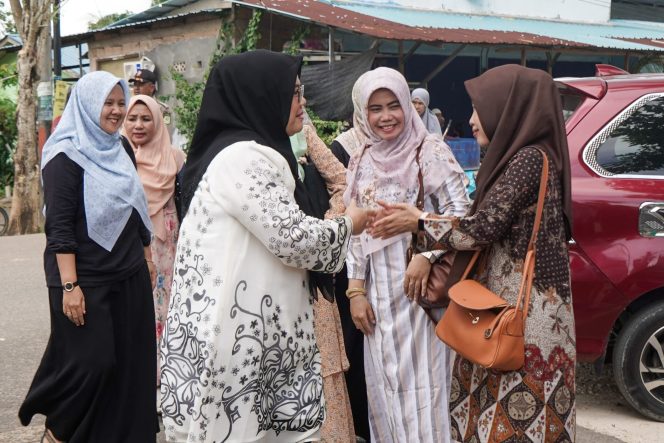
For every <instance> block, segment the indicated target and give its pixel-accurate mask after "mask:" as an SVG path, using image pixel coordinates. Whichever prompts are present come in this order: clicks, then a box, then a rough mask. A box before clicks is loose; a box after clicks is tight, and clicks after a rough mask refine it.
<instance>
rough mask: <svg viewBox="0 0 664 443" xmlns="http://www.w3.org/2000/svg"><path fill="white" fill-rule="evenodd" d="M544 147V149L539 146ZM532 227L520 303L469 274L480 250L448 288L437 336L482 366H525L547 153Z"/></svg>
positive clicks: (499, 368)
mask: <svg viewBox="0 0 664 443" xmlns="http://www.w3.org/2000/svg"><path fill="white" fill-rule="evenodd" d="M540 152H542V151H541V150H540ZM542 156H543V157H544V163H543V166H542V177H541V181H540V187H539V195H538V197H537V209H536V212H535V221H534V223H533V232H532V235H531V236H530V242H529V243H528V249H527V251H526V257H525V259H524V262H523V276H522V278H521V287H520V288H519V296H518V298H517V301H516V305H514V306H512V305H509V304H508V303H507V302H506V301H505V300H504V299H503V298H502V297H500V296H498V295H497V294H494V293H493V292H491V291H490V290H489V289H487V288H486V287H484V286H483V285H482V284H481V283H479V282H477V281H475V280H473V279H467V277H468V274H469V273H470V271H471V269H472V268H473V266H474V265H475V263H476V261H477V258H478V257H479V255H480V251H477V252H475V254H474V255H473V258H472V259H471V260H470V263H468V266H467V267H466V271H465V272H464V274H463V277H461V281H459V282H458V283H456V284H455V285H453V286H452V287H451V288H450V289H449V296H450V304H449V306H448V308H447V310H446V311H445V314H443V318H442V319H441V320H440V322H438V325H437V326H436V335H437V336H438V338H440V339H441V340H442V341H444V342H445V343H446V344H447V345H448V346H449V347H451V348H452V349H454V350H455V351H456V352H457V353H458V354H460V355H461V356H463V357H464V358H465V359H467V360H469V361H471V362H473V363H475V364H478V365H480V366H482V367H484V368H490V369H495V370H499V371H512V370H517V369H520V368H521V367H523V363H524V359H525V345H524V338H523V336H524V331H525V327H526V319H527V318H528V307H529V306H530V292H531V290H532V286H533V277H534V273H535V243H536V240H537V232H538V230H539V226H540V221H541V220H542V210H543V207H544V198H545V195H546V184H547V180H548V177H549V163H548V160H547V158H546V155H545V154H544V152H542Z"/></svg>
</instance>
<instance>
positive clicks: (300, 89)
mask: <svg viewBox="0 0 664 443" xmlns="http://www.w3.org/2000/svg"><path fill="white" fill-rule="evenodd" d="M295 96H297V101H298V102H300V103H302V100H304V85H303V84H299V85H297V86H296V87H295V92H293V97H295Z"/></svg>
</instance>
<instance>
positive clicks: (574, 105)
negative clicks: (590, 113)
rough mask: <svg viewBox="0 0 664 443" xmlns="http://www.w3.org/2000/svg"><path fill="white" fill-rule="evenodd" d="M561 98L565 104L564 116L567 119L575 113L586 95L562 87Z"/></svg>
mask: <svg viewBox="0 0 664 443" xmlns="http://www.w3.org/2000/svg"><path fill="white" fill-rule="evenodd" d="M560 98H561V101H562V106H563V118H564V119H565V121H567V120H569V118H570V117H571V116H572V115H574V112H576V110H577V109H578V108H579V106H581V103H582V102H583V99H584V96H583V95H581V94H578V93H574V92H572V91H570V90H564V89H561V90H560Z"/></svg>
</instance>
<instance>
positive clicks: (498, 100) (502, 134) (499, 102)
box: [465, 65, 572, 239]
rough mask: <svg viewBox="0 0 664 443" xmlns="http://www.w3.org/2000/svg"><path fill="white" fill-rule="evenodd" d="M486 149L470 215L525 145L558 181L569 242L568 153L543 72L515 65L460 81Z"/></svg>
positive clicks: (556, 101)
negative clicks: (541, 156)
mask: <svg viewBox="0 0 664 443" xmlns="http://www.w3.org/2000/svg"><path fill="white" fill-rule="evenodd" d="M465 84H466V90H467V91H468V95H470V99H471V100H472V102H473V106H474V107H475V109H476V110H477V115H478V116H479V119H480V122H481V123H482V128H483V129H484V132H485V133H486V135H487V137H488V138H489V140H490V142H489V146H488V149H487V152H486V155H485V157H484V159H483V160H482V165H481V166H480V170H479V171H478V174H477V192H476V195H475V201H474V203H473V207H472V208H471V212H470V213H471V214H472V213H474V212H475V211H476V210H477V208H478V207H479V206H480V205H481V204H482V200H483V199H484V198H485V197H486V194H487V192H488V191H489V189H491V187H492V186H493V184H494V183H495V182H496V180H497V179H498V178H499V177H500V176H501V175H502V174H503V172H504V170H505V168H506V166H507V164H508V163H509V162H510V160H511V159H512V157H514V156H515V155H516V153H517V152H518V151H519V150H520V149H521V148H524V147H526V146H537V147H539V148H540V149H542V150H544V151H545V152H546V153H547V155H548V158H549V162H551V169H555V171H556V172H557V176H558V177H559V179H560V181H561V189H562V198H563V201H562V205H563V212H564V214H565V221H566V225H567V226H566V232H567V237H568V239H569V238H570V237H571V232H572V231H571V226H572V198H571V178H570V164H569V151H568V149H567V135H566V133H565V122H564V120H563V113H562V109H561V102H560V94H559V92H558V89H557V88H556V85H555V83H554V82H553V79H552V78H551V76H550V75H549V74H547V73H546V72H544V71H542V70H539V69H530V68H526V67H523V66H519V65H504V66H499V67H497V68H493V69H490V70H488V71H487V72H485V73H484V74H482V75H480V76H479V77H476V78H474V79H471V80H467V81H466V82H465Z"/></svg>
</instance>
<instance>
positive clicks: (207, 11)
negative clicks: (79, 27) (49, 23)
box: [62, 0, 224, 43]
mask: <svg viewBox="0 0 664 443" xmlns="http://www.w3.org/2000/svg"><path fill="white" fill-rule="evenodd" d="M181 1H184V0H181ZM194 1H195V0H194ZM223 10H224V9H223V8H221V9H199V10H197V11H192V12H186V13H183V14H175V15H167V16H163V17H155V18H151V19H148V20H143V21H137V22H130V23H125V24H117V23H120V22H116V23H115V24H113V25H109V26H107V27H105V28H101V29H95V30H94V31H87V32H82V33H80V34H72V35H67V36H64V37H62V41H63V42H69V43H71V42H78V41H80V40H83V39H84V38H85V37H89V36H91V35H93V34H98V33H100V32H105V31H113V30H117V29H126V28H131V27H134V26H141V25H145V24H150V23H157V22H162V21H167V20H176V19H181V18H183V17H190V16H194V15H204V14H211V15H214V14H218V13H220V12H221V11H223ZM139 14H140V13H139ZM132 17H133V16H132Z"/></svg>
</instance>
